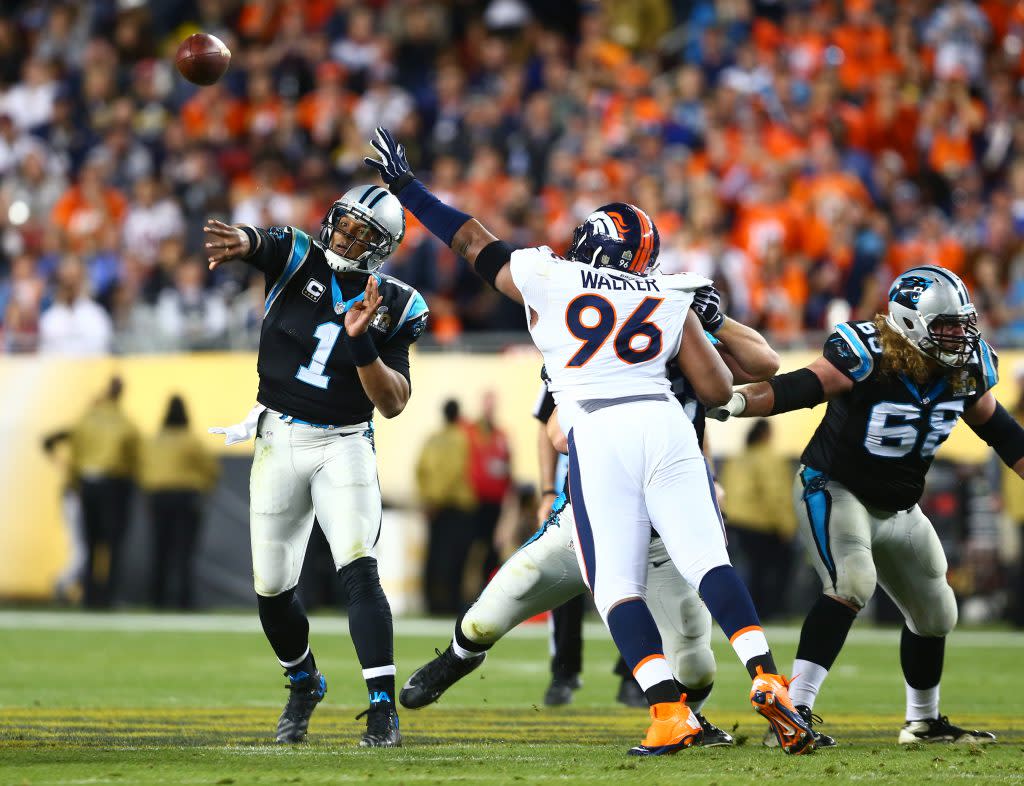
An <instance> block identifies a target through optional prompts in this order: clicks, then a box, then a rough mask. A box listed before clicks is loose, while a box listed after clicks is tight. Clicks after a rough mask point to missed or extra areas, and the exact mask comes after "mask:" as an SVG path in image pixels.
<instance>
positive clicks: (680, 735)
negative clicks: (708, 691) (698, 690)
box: [629, 693, 704, 756]
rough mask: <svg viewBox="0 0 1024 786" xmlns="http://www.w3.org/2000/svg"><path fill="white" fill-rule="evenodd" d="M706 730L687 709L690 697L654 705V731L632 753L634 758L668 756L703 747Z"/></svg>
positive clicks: (630, 751)
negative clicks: (694, 747) (699, 746)
mask: <svg viewBox="0 0 1024 786" xmlns="http://www.w3.org/2000/svg"><path fill="white" fill-rule="evenodd" d="M703 738H704V729H703V728H702V727H701V725H700V721H699V720H697V716H696V715H694V714H693V710H691V709H690V708H689V707H687V706H686V694H685V693H684V694H683V695H682V696H681V697H680V699H679V701H673V702H664V703H662V704H653V705H651V727H650V728H649V729H648V730H647V736H646V737H644V738H643V740H641V742H640V744H639V745H635V746H633V747H632V748H630V749H629V755H630V756H667V755H669V754H672V753H676V752H677V751H681V750H682V749H683V748H692V747H693V746H694V745H700V743H701V740H702V739H703Z"/></svg>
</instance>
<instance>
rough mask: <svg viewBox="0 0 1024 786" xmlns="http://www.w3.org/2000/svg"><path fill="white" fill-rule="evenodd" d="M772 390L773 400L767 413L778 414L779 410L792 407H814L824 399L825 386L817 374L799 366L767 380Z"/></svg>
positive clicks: (791, 408)
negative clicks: (794, 369)
mask: <svg viewBox="0 0 1024 786" xmlns="http://www.w3.org/2000/svg"><path fill="white" fill-rule="evenodd" d="M768 384H769V385H771V388H772V392H774V393H775V402H774V403H773V404H772V411H771V412H769V413H768V414H769V415H778V414H779V413H780V412H792V411H793V410H794V409H803V408H805V407H816V406H818V404H820V403H821V402H822V401H824V400H825V388H824V387H823V386H822V384H821V380H820V379H818V375H817V374H815V373H814V372H813V371H811V370H810V369H809V368H801V369H798V370H797V371H790V372H789V373H788V374H779V375H778V376H775V377H772V378H771V379H769V380H768Z"/></svg>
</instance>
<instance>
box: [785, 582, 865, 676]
mask: <svg viewBox="0 0 1024 786" xmlns="http://www.w3.org/2000/svg"><path fill="white" fill-rule="evenodd" d="M855 619H857V612H855V611H854V610H853V609H851V608H850V607H849V606H847V605H846V604H845V603H840V602H839V601H838V600H836V599H835V598H830V597H829V596H828V595H821V596H819V597H818V599H817V600H816V601H815V602H814V605H813V606H811V610H810V611H809V612H807V618H806V619H805V620H804V625H803V628H801V629H800V644H799V645H798V646H797V648H796V657H797V659H798V660H806V661H810V662H811V663H817V664H818V665H819V666H821V667H822V668H824V669H831V668H832V664H833V663H835V662H836V658H837V657H839V651H840V650H841V649H842V648H843V644H844V643H846V634H848V633H849V632H850V627H851V626H852V625H853V621H854V620H855Z"/></svg>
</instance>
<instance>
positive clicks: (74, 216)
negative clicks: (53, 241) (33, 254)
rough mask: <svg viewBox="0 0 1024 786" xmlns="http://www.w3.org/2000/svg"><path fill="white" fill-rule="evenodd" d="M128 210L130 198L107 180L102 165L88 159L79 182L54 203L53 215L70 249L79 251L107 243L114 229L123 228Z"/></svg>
mask: <svg viewBox="0 0 1024 786" xmlns="http://www.w3.org/2000/svg"><path fill="white" fill-rule="evenodd" d="M127 211H128V200H126V199H125V198H124V196H123V195H122V194H121V192H120V191H118V190H117V189H115V188H111V187H110V186H108V185H106V183H104V182H103V170H102V167H101V166H100V165H99V164H97V163H95V162H86V164H85V165H84V166H83V167H82V171H81V174H80V175H79V179H78V183H76V184H75V185H73V186H72V187H71V188H69V189H68V190H67V191H66V192H65V193H64V195H63V196H62V197H61V198H60V199H58V200H57V203H56V204H55V205H54V206H53V213H52V216H51V218H52V220H53V223H54V225H55V226H56V227H57V228H58V229H59V230H60V231H61V233H62V234H63V236H64V239H65V241H66V243H67V247H68V249H70V250H71V251H73V252H76V253H77V252H79V251H83V250H86V249H93V248H102V247H105V246H104V243H105V241H106V239H107V238H108V237H109V235H110V232H111V229H112V228H113V229H116V230H118V232H119V231H120V229H119V228H120V226H121V222H122V221H123V220H124V217H125V214H126V213H127Z"/></svg>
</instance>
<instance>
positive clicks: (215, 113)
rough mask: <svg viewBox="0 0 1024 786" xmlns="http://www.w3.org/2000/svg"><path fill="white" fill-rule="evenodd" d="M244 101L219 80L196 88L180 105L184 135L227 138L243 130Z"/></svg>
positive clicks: (218, 138) (202, 138)
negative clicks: (233, 94) (193, 93)
mask: <svg viewBox="0 0 1024 786" xmlns="http://www.w3.org/2000/svg"><path fill="white" fill-rule="evenodd" d="M245 121H246V113H245V105H244V104H242V102H241V101H239V100H238V99H237V98H234V97H233V96H232V95H231V94H230V93H229V92H228V91H227V89H226V88H225V87H224V83H223V82H218V83H217V84H215V85H211V86H210V87H204V88H202V89H201V90H198V91H196V94H195V95H194V96H192V98H190V99H189V100H188V101H186V102H185V105H184V106H182V108H181V122H182V125H183V126H184V128H185V134H186V136H188V137H190V138H191V139H201V140H203V141H209V142H219V141H226V140H228V139H233V138H236V137H239V136H241V134H242V133H243V132H244V131H245Z"/></svg>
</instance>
